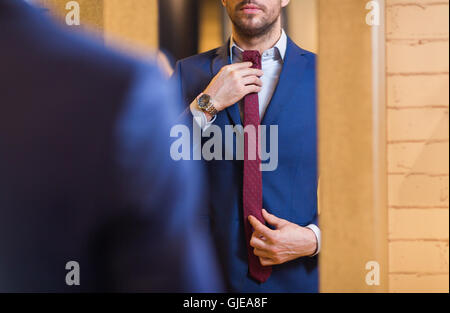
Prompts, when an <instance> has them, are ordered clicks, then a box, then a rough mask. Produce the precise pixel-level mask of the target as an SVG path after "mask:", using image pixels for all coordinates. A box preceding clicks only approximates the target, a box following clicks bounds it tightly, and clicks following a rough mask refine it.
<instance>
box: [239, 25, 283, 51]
mask: <svg viewBox="0 0 450 313" xmlns="http://www.w3.org/2000/svg"><path fill="white" fill-rule="evenodd" d="M280 37H281V23H277V24H276V25H275V26H274V27H273V28H272V29H271V30H270V31H269V32H267V33H266V34H264V35H262V36H258V37H249V36H245V35H242V34H239V32H237V31H236V29H235V28H234V27H233V41H234V42H235V43H236V44H237V45H238V46H239V47H240V48H241V49H243V50H258V51H259V52H260V53H261V54H262V53H263V52H264V51H266V50H268V49H270V48H272V47H274V46H275V45H276V43H277V42H278V40H280Z"/></svg>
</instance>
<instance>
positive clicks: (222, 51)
mask: <svg viewBox="0 0 450 313" xmlns="http://www.w3.org/2000/svg"><path fill="white" fill-rule="evenodd" d="M229 64H230V40H228V41H227V42H226V43H225V45H223V46H222V47H220V48H219V49H218V50H217V55H216V56H215V57H214V59H213V61H212V66H211V72H212V77H211V79H212V78H213V77H214V76H216V75H217V74H218V73H219V71H220V69H221V68H222V67H224V66H225V65H229ZM225 111H226V113H227V115H228V118H229V119H230V121H231V123H232V124H233V126H236V125H239V124H242V122H241V115H240V113H239V103H235V104H234V105H232V106H230V107H228V108H226V109H225Z"/></svg>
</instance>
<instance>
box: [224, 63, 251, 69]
mask: <svg viewBox="0 0 450 313" xmlns="http://www.w3.org/2000/svg"><path fill="white" fill-rule="evenodd" d="M252 65H253V63H252V62H239V63H233V64H230V65H227V67H228V68H229V69H230V70H241V69H247V68H248V69H249V68H250V67H251V66H252Z"/></svg>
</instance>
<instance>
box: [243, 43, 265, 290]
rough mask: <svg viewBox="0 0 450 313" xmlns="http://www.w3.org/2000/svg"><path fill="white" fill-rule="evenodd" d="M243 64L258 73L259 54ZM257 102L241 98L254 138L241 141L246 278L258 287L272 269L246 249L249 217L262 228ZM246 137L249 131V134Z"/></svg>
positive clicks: (252, 54) (252, 53)
mask: <svg viewBox="0 0 450 313" xmlns="http://www.w3.org/2000/svg"><path fill="white" fill-rule="evenodd" d="M242 58H243V61H244V62H253V66H252V68H257V69H261V54H260V53H259V52H258V51H253V50H249V51H244V53H243V54H242ZM259 125H260V118H259V101H258V94H257V93H252V94H249V95H247V96H245V97H244V127H249V128H251V129H254V130H255V132H254V134H255V135H256V136H255V135H254V136H252V135H249V132H245V135H244V136H245V137H244V188H243V189H244V190H243V200H244V225H245V235H246V239H247V255H248V270H249V273H250V276H251V277H252V278H253V279H255V280H257V281H258V282H260V283H263V282H265V281H266V280H267V279H268V278H269V276H270V274H271V272H272V268H271V267H269V266H262V265H261V262H260V261H259V258H258V257H257V256H256V255H255V254H254V253H253V247H251V246H250V239H251V237H252V233H253V229H252V226H251V225H250V223H249V221H248V216H249V215H253V216H254V217H256V218H257V219H258V220H259V221H260V222H261V223H263V224H265V221H264V218H263V216H262V174H261V170H260V165H261V159H260V157H259V149H260V146H259V144H257V143H258V142H259V140H260V139H259V136H260V134H259ZM250 133H252V132H251V130H250Z"/></svg>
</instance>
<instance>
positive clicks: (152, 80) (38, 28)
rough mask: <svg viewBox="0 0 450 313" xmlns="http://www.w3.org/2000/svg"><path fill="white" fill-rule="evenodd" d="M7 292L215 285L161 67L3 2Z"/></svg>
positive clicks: (196, 171)
mask: <svg viewBox="0 0 450 313" xmlns="http://www.w3.org/2000/svg"><path fill="white" fill-rule="evenodd" d="M0 47H1V48H0V68H1V75H0V151H1V152H0V173H1V175H0V208H1V209H0V254H1V256H0V292H91V291H93V292H97V291H101V292H104V291H113V292H116V291H125V292H133V291H158V292H159V291H188V292H204V291H208V292H211V291H217V290H218V288H219V283H218V279H217V276H216V269H215V266H214V265H215V263H214V259H213V257H212V255H213V253H212V249H210V245H209V244H208V241H207V240H206V236H205V233H203V232H202V231H201V229H200V228H198V227H197V226H196V221H197V220H198V218H197V217H196V216H197V215H198V212H197V209H198V208H199V207H202V206H203V204H202V202H201V200H200V197H199V195H198V194H196V192H195V191H196V189H195V186H198V185H202V184H203V183H202V182H203V180H202V177H203V176H202V168H200V167H197V166H195V165H194V164H193V162H177V163H176V162H174V161H172V159H171V158H170V153H169V130H170V127H171V122H172V120H175V119H176V113H175V112H178V111H179V109H180V107H179V102H178V101H177V98H176V97H175V96H174V94H175V93H174V92H173V91H174V90H173V89H172V87H171V86H169V84H168V83H167V82H166V81H165V80H164V79H163V76H162V74H161V73H160V71H159V70H158V69H157V67H156V66H154V65H146V64H143V63H140V62H138V61H135V60H132V59H128V58H126V57H123V56H121V55H119V54H116V53H114V52H111V51H107V50H106V49H105V48H104V47H103V46H102V45H101V44H97V43H95V42H94V41H91V40H89V39H85V38H84V37H81V36H79V35H75V34H74V33H67V32H65V31H63V30H61V29H59V28H58V27H56V26H54V25H53V24H52V23H51V22H49V21H48V20H47V19H46V18H44V17H43V16H41V13H38V12H37V11H36V10H35V9H34V8H32V7H30V6H29V5H28V4H26V3H24V2H22V1H19V0H0Z"/></svg>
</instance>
